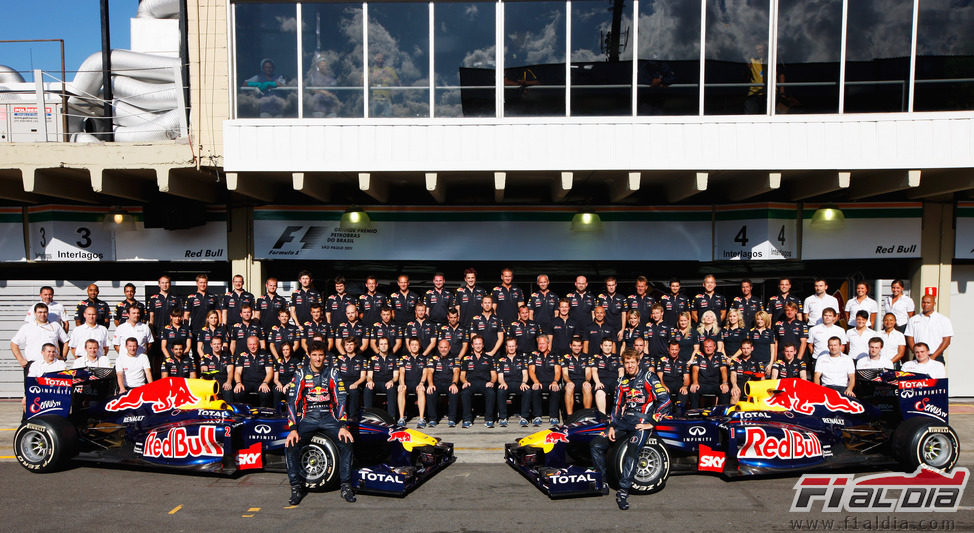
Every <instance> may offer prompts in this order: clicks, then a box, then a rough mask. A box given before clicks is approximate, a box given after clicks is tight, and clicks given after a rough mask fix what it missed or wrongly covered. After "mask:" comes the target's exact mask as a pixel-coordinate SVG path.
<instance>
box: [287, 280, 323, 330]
mask: <svg viewBox="0 0 974 533" xmlns="http://www.w3.org/2000/svg"><path fill="white" fill-rule="evenodd" d="M311 281H312V279H311V272H309V271H307V270H302V271H301V272H298V285H300V287H298V288H297V289H294V292H292V293H291V320H293V321H294V323H295V324H304V323H305V322H307V321H309V320H311V304H318V305H321V293H320V292H318V291H316V290H315V289H314V288H313V287H312V286H311Z"/></svg>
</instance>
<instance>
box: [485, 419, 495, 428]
mask: <svg viewBox="0 0 974 533" xmlns="http://www.w3.org/2000/svg"><path fill="white" fill-rule="evenodd" d="M484 427H485V428H488V429H494V421H493V420H488V421H486V422H484Z"/></svg>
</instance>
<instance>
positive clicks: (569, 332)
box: [551, 298, 581, 355]
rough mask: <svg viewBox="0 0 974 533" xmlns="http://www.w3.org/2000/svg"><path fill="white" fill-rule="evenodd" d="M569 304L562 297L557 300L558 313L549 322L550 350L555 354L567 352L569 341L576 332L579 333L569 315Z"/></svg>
mask: <svg viewBox="0 0 974 533" xmlns="http://www.w3.org/2000/svg"><path fill="white" fill-rule="evenodd" d="M570 310H571V304H570V303H568V300H567V299H565V298H562V299H561V300H559V301H558V315H557V316H555V318H554V320H553V321H552V323H551V351H553V352H555V353H556V354H560V355H563V354H566V353H568V348H569V343H570V342H571V340H572V337H574V336H575V334H576V333H581V330H580V329H579V328H578V325H577V324H576V323H575V319H573V318H572V317H571V314H570V312H571V311H570Z"/></svg>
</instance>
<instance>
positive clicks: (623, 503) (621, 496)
mask: <svg viewBox="0 0 974 533" xmlns="http://www.w3.org/2000/svg"><path fill="white" fill-rule="evenodd" d="M616 504H617V505H618V506H619V510H620V511H625V510H627V509H629V491H625V490H620V491H619V492H617V493H616Z"/></svg>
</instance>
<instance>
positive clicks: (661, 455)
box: [609, 437, 670, 494]
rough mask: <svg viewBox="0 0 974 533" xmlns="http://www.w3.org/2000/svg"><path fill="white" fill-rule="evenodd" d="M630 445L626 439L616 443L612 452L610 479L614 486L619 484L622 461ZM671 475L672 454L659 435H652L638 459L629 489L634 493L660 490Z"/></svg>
mask: <svg viewBox="0 0 974 533" xmlns="http://www.w3.org/2000/svg"><path fill="white" fill-rule="evenodd" d="M629 446H630V443H629V439H626V440H624V441H621V442H619V443H618V444H616V445H615V446H614V447H613V448H612V450H611V452H610V453H611V459H612V460H611V462H610V463H609V481H610V483H611V484H612V485H614V486H619V475H620V473H621V472H622V461H623V458H624V457H625V455H626V450H627V449H628V448H629ZM669 477H670V454H669V453H667V451H666V447H665V446H663V444H662V443H660V441H659V439H658V438H657V437H650V438H649V439H647V440H646V444H645V445H644V446H643V449H642V451H640V453H639V458H638V459H637V460H636V475H635V477H633V480H632V487H631V488H630V489H629V491H630V492H632V493H633V494H652V493H654V492H659V491H661V490H663V487H665V486H666V480H667V479H668V478H669Z"/></svg>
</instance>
